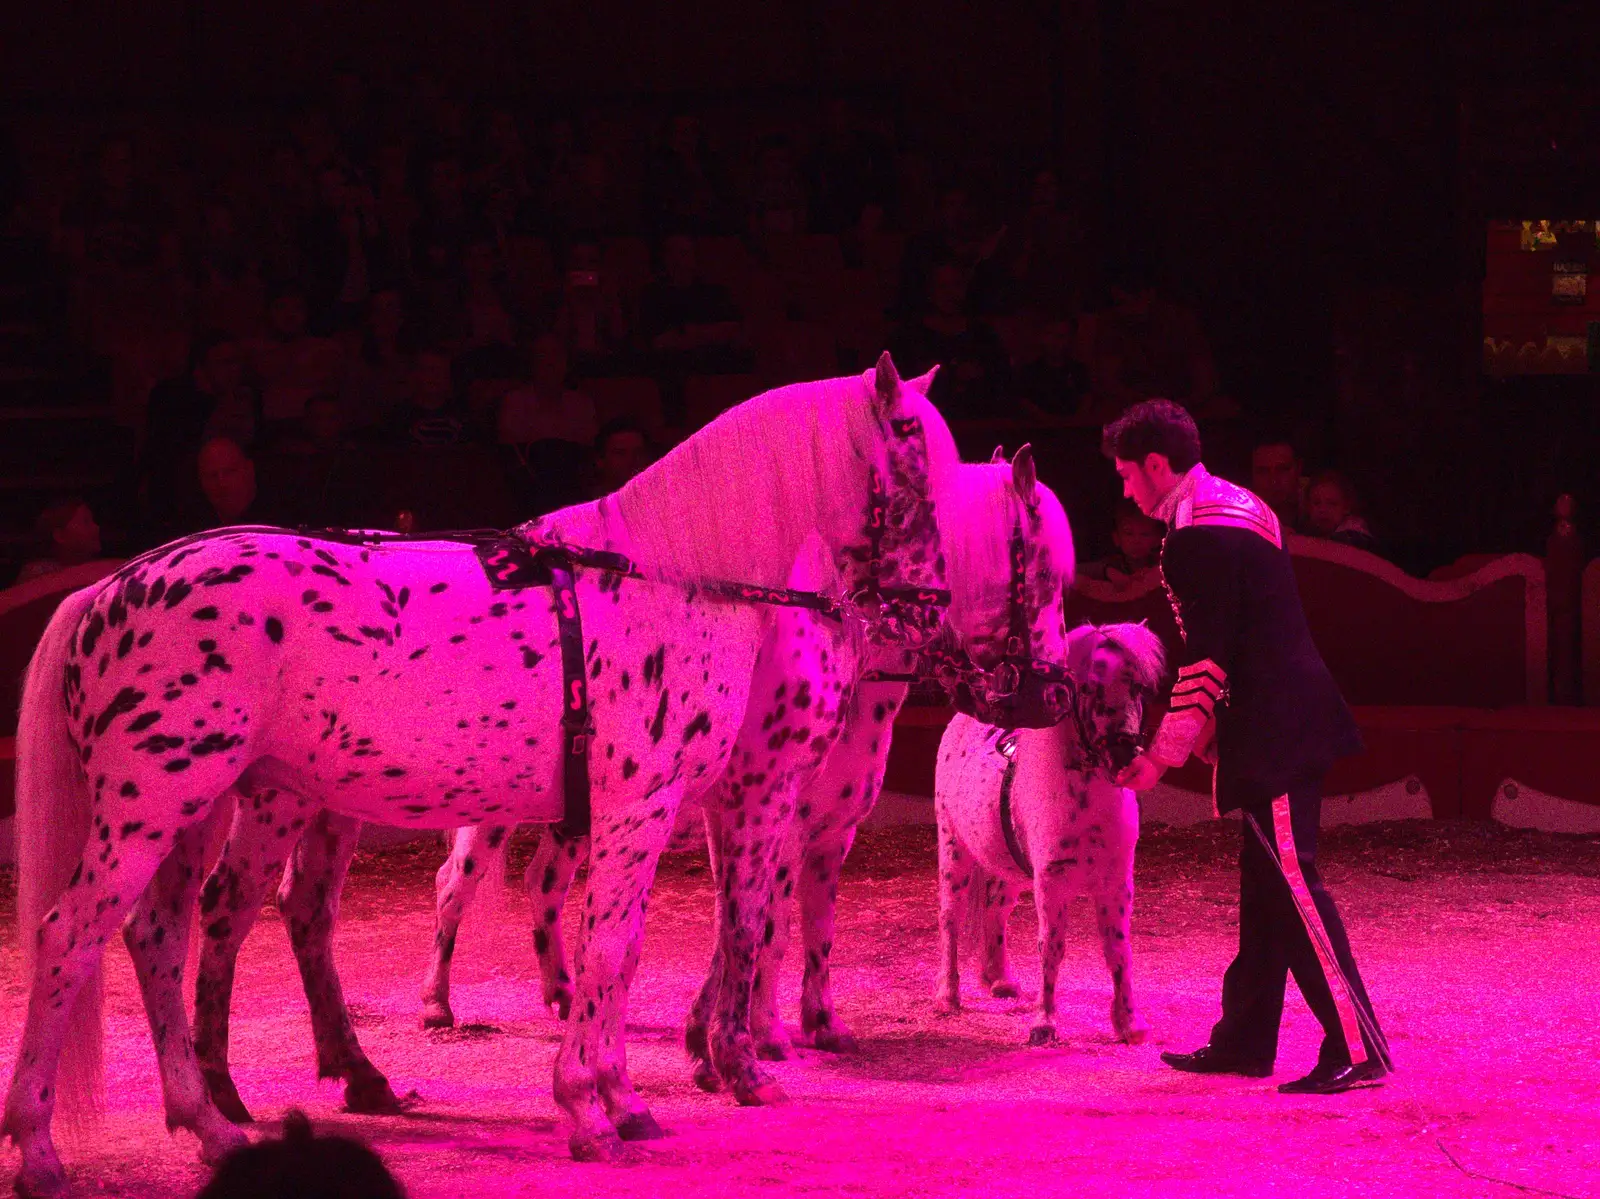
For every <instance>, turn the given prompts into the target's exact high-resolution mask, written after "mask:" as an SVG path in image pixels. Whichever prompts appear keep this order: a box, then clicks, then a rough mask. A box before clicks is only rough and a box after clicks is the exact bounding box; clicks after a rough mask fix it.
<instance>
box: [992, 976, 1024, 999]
mask: <svg viewBox="0 0 1600 1199" xmlns="http://www.w3.org/2000/svg"><path fill="white" fill-rule="evenodd" d="M989 994H990V995H993V996H994V997H995V998H996V999H1015V998H1016V997H1017V996H1018V995H1020V994H1022V991H1021V989H1020V988H1018V986H1017V984H1016V980H1015V979H1010V978H1002V979H1001V980H1000V981H999V982H997V983H995V984H994V985H992V986H991V987H990V988H989Z"/></svg>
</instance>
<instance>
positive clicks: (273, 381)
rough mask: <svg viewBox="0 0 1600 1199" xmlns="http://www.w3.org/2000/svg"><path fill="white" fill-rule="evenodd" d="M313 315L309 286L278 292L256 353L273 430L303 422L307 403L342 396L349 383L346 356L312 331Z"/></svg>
mask: <svg viewBox="0 0 1600 1199" xmlns="http://www.w3.org/2000/svg"><path fill="white" fill-rule="evenodd" d="M310 315H311V312H310V306H309V304H308V302H307V300H306V288H305V287H304V286H302V285H301V284H299V283H298V282H292V281H290V282H283V283H279V284H277V285H276V286H275V287H274V288H273V291H272V298H271V301H270V302H269V303H268V305H267V329H266V333H265V335H264V336H262V337H261V338H259V339H258V340H257V341H256V342H255V344H254V345H253V346H252V347H251V354H250V356H251V367H252V369H253V371H254V374H255V377H256V379H258V380H259V381H260V384H261V415H262V419H263V420H265V421H266V423H267V424H268V425H269V426H270V425H273V424H282V423H286V422H290V421H296V420H299V419H300V414H301V413H302V412H304V411H305V407H306V401H307V400H309V399H310V398H311V397H312V396H314V395H317V394H319V393H321V392H325V391H337V390H338V389H339V387H340V385H341V384H342V382H343V379H344V351H343V350H342V349H341V348H340V346H339V343H338V342H337V341H334V340H333V339H332V338H330V337H321V336H317V335H315V334H313V333H312V332H311V330H310V325H309V322H310Z"/></svg>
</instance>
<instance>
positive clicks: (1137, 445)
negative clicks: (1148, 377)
mask: <svg viewBox="0 0 1600 1199" xmlns="http://www.w3.org/2000/svg"><path fill="white" fill-rule="evenodd" d="M1100 452H1101V453H1102V454H1104V455H1105V456H1106V457H1107V458H1115V459H1120V460H1121V461H1123V462H1137V463H1140V464H1143V462H1144V460H1145V456H1146V455H1147V454H1162V455H1165V457H1166V459H1167V462H1168V463H1169V464H1170V465H1171V467H1172V469H1173V470H1174V471H1175V472H1177V473H1178V474H1180V475H1181V474H1183V472H1184V471H1186V470H1189V469H1191V468H1192V467H1193V466H1194V465H1195V464H1196V463H1198V462H1199V461H1200V430H1199V429H1197V428H1196V427H1195V423H1194V417H1192V416H1190V415H1189V414H1188V412H1186V411H1185V410H1184V409H1183V407H1182V406H1181V405H1178V404H1174V403H1173V402H1172V401H1171V400H1141V401H1140V402H1139V403H1137V404H1135V405H1133V407H1131V408H1129V409H1128V410H1127V411H1126V412H1124V413H1123V414H1122V415H1121V416H1119V417H1118V418H1117V419H1116V420H1114V421H1112V422H1111V423H1110V424H1109V425H1107V426H1106V428H1105V433H1104V434H1103V435H1102V437H1101V439H1100Z"/></svg>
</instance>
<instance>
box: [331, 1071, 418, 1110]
mask: <svg viewBox="0 0 1600 1199" xmlns="http://www.w3.org/2000/svg"><path fill="white" fill-rule="evenodd" d="M344 1106H345V1110H346V1111H349V1112H356V1113H359V1114H361V1115H364V1116H398V1115H399V1114H400V1113H401V1112H403V1111H405V1110H406V1105H405V1104H403V1103H401V1101H400V1099H399V1097H398V1096H396V1095H395V1093H394V1091H393V1090H391V1089H390V1087H389V1080H388V1079H387V1078H385V1077H384V1076H383V1075H381V1074H376V1075H373V1076H371V1077H366V1078H353V1079H351V1080H350V1081H349V1082H347V1083H345V1085H344Z"/></svg>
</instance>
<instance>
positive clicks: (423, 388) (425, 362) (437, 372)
mask: <svg viewBox="0 0 1600 1199" xmlns="http://www.w3.org/2000/svg"><path fill="white" fill-rule="evenodd" d="M452 391H453V384H452V380H451V378H450V360H449V359H448V358H446V357H445V356H444V355H443V354H418V355H417V360H416V364H415V365H414V366H413V367H412V368H411V402H412V403H413V404H415V405H416V406H417V407H418V408H426V409H429V410H430V411H431V410H437V409H440V408H444V407H447V406H448V405H449V403H450V398H451V394H452Z"/></svg>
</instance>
